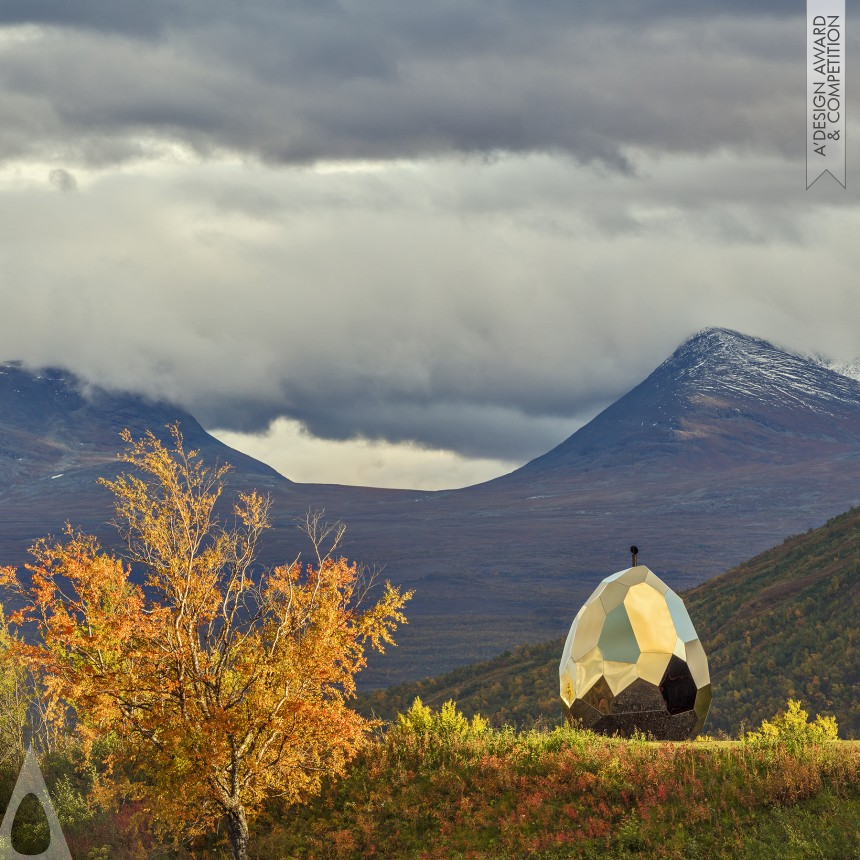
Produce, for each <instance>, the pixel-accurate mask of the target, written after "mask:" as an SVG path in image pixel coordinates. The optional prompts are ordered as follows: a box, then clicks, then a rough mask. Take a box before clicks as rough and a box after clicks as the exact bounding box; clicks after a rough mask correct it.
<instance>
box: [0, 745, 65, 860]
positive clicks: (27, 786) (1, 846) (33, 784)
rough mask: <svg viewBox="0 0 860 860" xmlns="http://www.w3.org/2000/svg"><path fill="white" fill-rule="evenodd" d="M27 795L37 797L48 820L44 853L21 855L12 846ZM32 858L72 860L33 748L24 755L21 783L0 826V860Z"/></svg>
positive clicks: (14, 791)
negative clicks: (18, 818) (18, 816)
mask: <svg viewBox="0 0 860 860" xmlns="http://www.w3.org/2000/svg"><path fill="white" fill-rule="evenodd" d="M28 794H35V795H36V797H37V798H38V799H39V803H41V804H42V809H44V810H45V818H47V819H48V832H49V833H50V835H51V842H50V844H49V845H48V847H47V848H46V849H45V850H44V851H43V852H42V853H41V854H20V853H19V852H18V851H16V850H15V849H14V848H13V847H12V823H13V822H14V821H15V813H16V812H18V807H19V806H20V805H21V801H22V800H23V799H24V798H25V797H26V796H27V795H28ZM33 857H44V858H45V860H72V855H71V854H70V853H69V846H68V845H67V844H66V837H65V836H63V831H62V829H61V828H60V821H59V819H58V818H57V813H56V812H55V811H54V804H53V803H51V798H50V797H48V786H46V785H45V780H44V779H43V778H42V771H40V770H39V764H38V762H37V761H36V756H34V755H33V750H32V748H30V749H28V750H27V754H26V755H25V756H24V764H23V765H22V767H21V772H20V773H19V774H18V781H17V782H16V783H15V788H14V789H13V791H12V797H11V799H10V800H9V805H8V806H7V807H6V814H5V815H4V816H3V823H2V824H0V860H27V858H30V860H32V858H33Z"/></svg>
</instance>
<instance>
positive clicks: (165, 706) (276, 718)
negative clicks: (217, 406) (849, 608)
mask: <svg viewBox="0 0 860 860" xmlns="http://www.w3.org/2000/svg"><path fill="white" fill-rule="evenodd" d="M126 442H127V443H128V446H129V447H128V449H127V450H126V452H125V453H124V454H123V455H122V456H123V459H124V460H125V462H126V463H127V464H129V465H131V466H132V467H133V468H134V471H133V472H131V473H129V474H125V475H122V476H120V477H119V478H117V479H116V480H114V481H106V482H105V483H106V485H107V487H108V488H109V489H110V490H111V491H112V492H113V493H114V495H115V498H116V522H117V525H118V527H119V529H120V532H121V534H122V536H123V539H124V544H125V548H126V549H125V553H124V554H123V555H122V556H115V555H113V554H111V553H108V552H105V551H104V550H102V549H101V548H100V547H99V546H98V544H97V543H96V542H95V540H94V539H93V538H92V537H89V536H87V535H83V534H80V533H78V532H77V531H75V530H74V529H72V528H69V529H68V530H67V533H66V535H65V537H64V538H63V539H61V540H60V541H50V540H43V541H38V542H37V543H36V545H35V546H34V547H33V559H34V560H33V562H32V563H31V564H30V565H29V567H28V568H27V570H26V571H23V572H22V571H15V570H12V569H8V568H7V569H5V570H4V573H3V577H4V581H5V584H6V588H7V600H6V602H7V606H8V608H9V612H8V620H7V616H3V617H2V619H0V711H2V713H0V734H2V740H3V743H4V746H3V757H2V758H0V809H3V810H5V806H6V804H7V803H8V801H9V798H10V795H11V793H12V788H13V784H14V781H15V778H16V776H17V772H18V768H19V767H20V762H21V759H22V757H23V751H24V746H25V744H26V743H27V742H32V743H33V744H34V745H35V746H36V748H37V749H38V750H39V751H40V763H41V768H42V771H43V773H44V775H45V778H46V781H47V784H48V787H49V789H50V791H51V797H52V801H53V805H54V808H55V809H56V811H57V814H58V816H59V818H60V821H61V823H62V826H63V829H64V833H65V836H66V839H67V842H68V844H69V847H70V849H71V852H72V855H73V856H74V857H75V858H84V860H185V858H188V860H190V858H198V857H199V858H203V857H207V858H230V857H232V858H248V859H249V860H251V858H254V860H276V858H335V857H336V858H365V857H384V858H412V857H422V858H457V857H463V858H465V857H475V858H521V857H533V858H571V857H577V858H592V857H593V858H598V857H600V858H603V857H621V858H626V857H631V858H632V857H649V858H651V857H666V858H681V857H684V858H688V857H692V858H696V857H703V858H704V857H708V858H711V857H732V858H758V857H761V858H771V857H773V856H781V857H788V858H804V860H806V858H810V857H825V858H826V857H833V858H837V857H838V858H843V857H845V856H848V855H846V850H853V847H852V846H854V845H856V842H857V834H858V833H860V777H858V767H859V766H860V747H858V744H857V743H854V742H845V741H839V740H837V737H838V729H837V725H836V721H835V720H834V719H833V718H832V717H825V716H819V717H816V718H815V719H813V720H810V719H809V716H808V714H807V712H806V711H805V710H804V708H803V707H802V704H801V702H800V701H799V700H797V699H789V701H788V704H787V706H786V707H785V708H784V709H782V710H781V711H780V712H779V713H777V714H776V716H773V717H770V718H767V719H765V720H763V721H762V722H761V725H760V726H759V728H758V729H757V730H755V731H745V732H742V733H741V735H740V737H739V738H737V739H735V740H713V739H709V738H702V739H699V740H697V741H693V742H686V743H657V742H652V741H650V740H648V739H647V738H645V737H635V738H633V739H631V740H624V739H618V738H606V737H601V736H597V735H594V734H593V733H590V732H586V731H581V730H578V729H576V728H572V727H569V726H555V727H552V726H541V725H540V724H539V723H538V724H537V725H534V726H533V727H532V728H529V729H527V730H517V729H515V728H512V727H510V726H505V725H498V724H497V722H496V717H497V715H495V714H490V715H488V716H489V718H488V719H485V718H484V717H482V716H480V715H478V714H471V715H470V716H466V715H464V714H463V713H462V712H461V711H460V710H458V708H457V707H456V706H455V704H454V702H453V701H445V702H444V703H442V704H441V707H440V708H439V709H438V710H435V711H434V710H432V709H431V708H429V707H427V706H426V705H425V704H423V703H422V702H421V700H420V699H418V698H415V699H414V700H413V701H412V703H411V705H409V706H408V707H403V708H402V709H401V712H400V713H399V714H397V715H396V716H395V717H394V718H393V719H392V721H391V722H389V723H382V722H380V721H372V720H369V719H366V718H363V717H360V716H359V715H358V714H357V713H356V712H355V711H354V710H352V709H351V708H349V707H348V700H349V698H350V696H352V695H353V694H354V690H355V687H354V677H355V674H356V672H357V671H358V670H359V669H360V668H361V667H362V665H363V662H364V651H365V648H366V647H378V648H382V647H383V646H384V645H385V644H386V643H389V642H391V638H392V631H393V629H394V626H395V625H396V624H398V623H402V622H403V621H404V618H403V613H402V609H403V606H404V603H405V601H406V600H407V599H408V597H409V595H408V594H401V593H400V592H398V590H397V589H395V588H393V587H391V586H390V585H388V584H386V585H385V586H384V587H383V588H382V593H381V595H380V596H379V597H378V599H377V600H376V602H375V603H368V594H367V583H366V582H365V583H362V579H361V572H360V570H359V568H358V567H357V566H356V565H354V564H350V563H348V562H347V561H346V560H344V559H342V558H339V557H336V550H337V547H338V543H339V540H340V538H341V537H342V535H343V531H342V527H340V526H336V527H333V528H332V527H328V526H326V525H325V524H324V523H323V522H322V521H321V519H320V518H319V517H316V516H309V517H308V518H307V520H306V521H305V523H304V527H305V530H306V531H307V533H308V535H309V537H310V539H311V542H312V545H313V546H314V555H315V558H314V561H313V563H312V564H310V565H301V564H299V562H298V561H295V562H293V563H291V564H286V565H284V566H283V567H280V568H276V569H274V570H271V571H260V570H258V569H257V568H256V566H255V548H256V546H257V543H258V541H259V540H260V538H261V535H262V534H263V532H264V530H265V528H266V527H267V526H268V508H267V504H266V501H265V499H262V498H260V497H259V496H257V495H256V494H249V495H244V496H240V497H239V500H238V502H237V504H236V506H235V509H234V516H235V519H234V521H233V522H232V525H230V524H225V523H224V522H223V521H222V520H220V519H219V518H218V517H216V516H215V504H216V502H217V500H218V498H219V496H220V494H221V491H222V480H223V477H224V475H225V471H224V469H223V468H221V469H214V470H212V469H207V468H205V467H204V466H203V464H202V463H201V462H200V460H199V458H198V457H197V456H196V454H195V452H193V451H191V452H186V451H185V450H184V447H183V442H182V437H181V434H180V433H179V431H178V429H177V428H173V430H172V445H171V446H170V447H166V446H165V445H164V444H162V443H161V442H159V441H158V440H157V439H156V438H155V437H154V436H152V435H148V436H146V437H144V438H142V439H138V440H134V439H132V438H131V437H130V436H127V437H126ZM132 569H134V570H135V571H136V572H137V573H138V575H140V574H141V573H142V575H143V577H142V579H132V577H131V572H132ZM137 582H141V583H142V584H136V583H137ZM25 633H26V635H24V634H25ZM48 841H49V840H48V828H47V820H46V819H45V816H44V812H43V811H42V809H41V807H40V806H39V804H38V802H36V801H35V798H34V797H32V796H30V797H28V799H27V801H25V803H23V804H22V805H21V806H20V807H19V810H18V813H17V815H16V817H15V822H14V826H13V828H12V847H13V848H15V849H16V850H18V851H20V852H22V853H30V854H37V853H39V852H41V851H43V850H44V849H45V848H46V847H47V845H48Z"/></svg>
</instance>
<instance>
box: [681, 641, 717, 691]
mask: <svg viewBox="0 0 860 860" xmlns="http://www.w3.org/2000/svg"><path fill="white" fill-rule="evenodd" d="M684 647H685V648H686V649H687V665H688V666H689V667H690V674H691V675H692V676H693V680H694V681H695V682H696V686H697V687H698V688H699V689H701V688H702V687H704V686H705V685H706V684H710V683H711V674H710V672H708V658H707V657H706V656H705V649H704V648H703V647H702V643H701V642H700V641H699V640H698V639H694V640H693V641H692V642H685V643H684Z"/></svg>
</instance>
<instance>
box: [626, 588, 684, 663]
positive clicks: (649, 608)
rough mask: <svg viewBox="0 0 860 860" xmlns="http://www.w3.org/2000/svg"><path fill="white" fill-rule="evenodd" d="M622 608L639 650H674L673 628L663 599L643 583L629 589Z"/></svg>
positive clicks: (657, 592)
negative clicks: (624, 610)
mask: <svg viewBox="0 0 860 860" xmlns="http://www.w3.org/2000/svg"><path fill="white" fill-rule="evenodd" d="M624 608H625V609H626V610H627V616H628V618H629V619H630V625H631V626H632V627H633V631H634V633H635V634H636V641H637V642H638V644H639V650H640V651H652V652H653V651H665V652H666V653H667V654H668V653H671V651H672V649H673V648H674V647H675V639H676V638H677V635H676V633H675V626H674V624H673V623H672V616H671V614H670V613H669V607H668V606H667V605H666V599H665V597H664V596H663V595H662V594H660V592H659V591H656V590H655V589H654V588H652V586H650V585H648V583H647V582H640V583H638V584H637V585H633V586H631V587H630V591H628V592H627V597H626V598H625V599H624Z"/></svg>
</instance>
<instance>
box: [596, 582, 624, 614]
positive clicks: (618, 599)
mask: <svg viewBox="0 0 860 860" xmlns="http://www.w3.org/2000/svg"><path fill="white" fill-rule="evenodd" d="M629 590H630V587H629V586H628V585H627V584H626V583H623V582H608V583H607V584H606V588H604V589H603V591H601V592H600V598H599V599H600V602H601V603H602V604H603V610H604V612H606V614H607V615H609V613H610V612H612V610H613V609H615V607H616V606H620V605H621V604H622V603H624V598H625V597H627V592H628V591H629Z"/></svg>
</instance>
